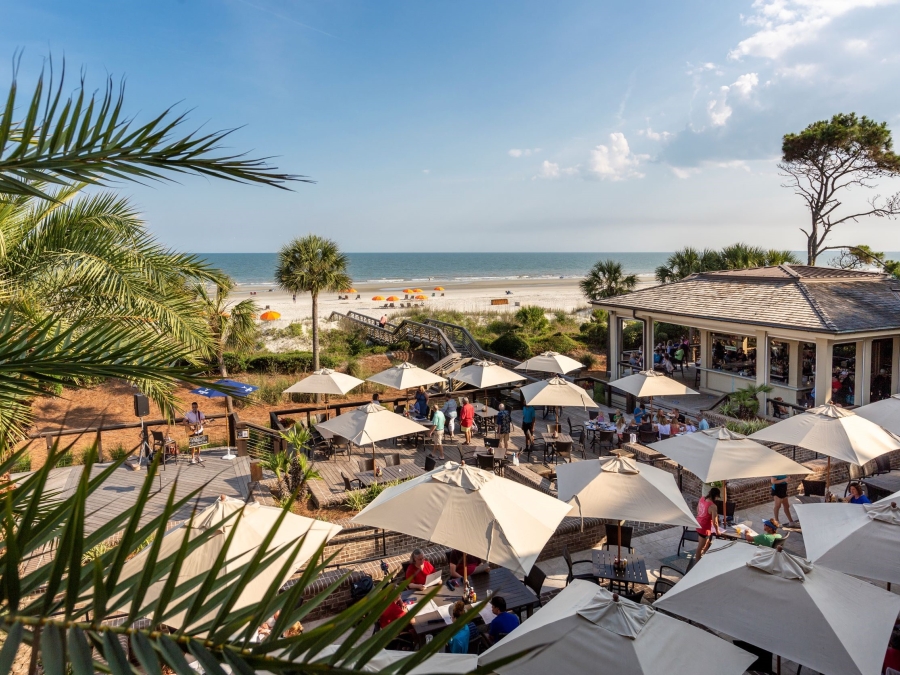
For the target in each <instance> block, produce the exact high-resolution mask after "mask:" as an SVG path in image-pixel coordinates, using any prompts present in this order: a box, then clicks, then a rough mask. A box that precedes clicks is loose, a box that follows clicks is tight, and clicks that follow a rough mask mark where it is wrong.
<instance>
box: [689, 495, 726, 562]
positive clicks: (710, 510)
mask: <svg viewBox="0 0 900 675" xmlns="http://www.w3.org/2000/svg"><path fill="white" fill-rule="evenodd" d="M720 494H721V493H720V491H719V488H717V487H714V488H712V489H710V491H709V493H708V494H707V495H706V496H704V497H700V501H699V502H697V522H698V523H699V524H700V527H698V528H697V550H696V552H695V553H694V557H693V558H692V559H691V562H690V563H689V564H688V566H687V569H688V571H690V570H691V568H692V567H693V566H694V565H696V564H697V562H698V561H699V560H700V558H702V557H703V554H704V553H706V551H707V550H709V547H710V545H711V544H712V533H713V532H715V533H716V536H718V535H720V534H721V532H720V531H719V510H718V509H717V508H716V500H717V499H718V498H719V495H720Z"/></svg>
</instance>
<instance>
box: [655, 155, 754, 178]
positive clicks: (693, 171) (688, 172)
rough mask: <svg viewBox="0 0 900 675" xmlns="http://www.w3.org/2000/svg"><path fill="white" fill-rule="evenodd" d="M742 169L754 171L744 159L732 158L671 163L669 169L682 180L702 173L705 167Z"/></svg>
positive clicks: (748, 171) (749, 171)
mask: <svg viewBox="0 0 900 675" xmlns="http://www.w3.org/2000/svg"><path fill="white" fill-rule="evenodd" d="M709 168H713V169H741V170H742V171H746V172H747V173H752V172H751V170H750V166H749V165H748V164H747V162H745V161H744V160H742V159H732V160H729V161H727V162H703V163H701V165H700V166H674V165H671V164H670V165H669V170H670V171H671V172H672V173H673V174H674V175H675V177H676V178H680V179H681V180H687V179H688V178H690V177H691V176H696V175H697V174H699V173H701V172H702V171H703V169H709Z"/></svg>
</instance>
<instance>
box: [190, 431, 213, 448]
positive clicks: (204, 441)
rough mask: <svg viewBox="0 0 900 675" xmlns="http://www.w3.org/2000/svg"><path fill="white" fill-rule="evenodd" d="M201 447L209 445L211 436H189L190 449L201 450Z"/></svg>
mask: <svg viewBox="0 0 900 675" xmlns="http://www.w3.org/2000/svg"><path fill="white" fill-rule="evenodd" d="M201 445H209V436H207V435H206V434H204V435H203V436H188V447H189V448H199V447H200V446H201Z"/></svg>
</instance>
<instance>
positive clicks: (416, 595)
mask: <svg viewBox="0 0 900 675" xmlns="http://www.w3.org/2000/svg"><path fill="white" fill-rule="evenodd" d="M446 581H447V580H446V579H444V583H443V584H442V586H441V590H440V591H438V593H437V595H436V596H435V597H434V598H433V601H434V604H435V605H437V606H438V607H440V606H442V605H452V604H453V603H455V602H456V601H457V600H459V599H460V598H462V591H463V589H462V583H460V585H459V586H457V587H456V588H455V589H453V590H451V589H450V588H448V587H447V583H446ZM458 581H460V582H461V581H462V580H458ZM469 583H470V584H471V585H472V587H473V588H474V589H475V596H476V600H477V601H478V602H481V601H482V600H484V599H485V598H487V592H488V590H490V591H491V595H492V596H494V595H500V596H502V597H503V599H504V600H506V609H507V611H510V612H512V613H513V614H516V615H519V618H521V614H522V612H525V613H526V616H531V613H532V612H533V611H534V608H535V607H536V606H537V605H538V597H537V595H535V594H534V591H532V590H531V589H530V588H528V587H527V586H526V585H525V584H523V583H522V582H521V581H520V580H519V579H518V578H517V577H516V576H515V575H514V574H513V573H512V572H510V571H509V570H508V569H506V568H504V567H496V568H494V569H490V570H488V571H487V572H481V573H478V574H473V575H472V576H470V577H469ZM428 590H431V589H428ZM425 593H426V591H406V592H404V593H403V597H404V599H408V600H413V599H415V600H418V599H420V598H422V597H423V596H424V595H425ZM466 609H469V607H468V606H467V607H466ZM446 627H447V624H446V623H444V620H443V619H442V618H441V615H440V614H438V613H437V612H436V611H431V612H421V613H419V614H417V615H416V622H415V624H413V628H414V629H415V632H416V638H417V640H418V641H419V642H421V643H424V642H425V636H426V635H430V634H433V633H439V632H440V631H442V630H443V629H444V628H446Z"/></svg>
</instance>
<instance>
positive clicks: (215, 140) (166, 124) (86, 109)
mask: <svg viewBox="0 0 900 675" xmlns="http://www.w3.org/2000/svg"><path fill="white" fill-rule="evenodd" d="M64 83H65V63H63V68H62V73H61V76H60V78H59V82H58V83H56V84H54V79H53V70H52V62H51V70H50V77H49V81H47V82H46V84H45V73H44V72H42V73H41V75H40V76H39V77H38V80H37V82H36V84H35V88H34V92H33V93H32V94H31V96H30V100H29V101H28V102H27V104H26V107H25V108H24V117H23V118H22V119H20V120H18V121H14V119H13V116H14V114H15V112H16V109H17V106H19V104H20V101H19V100H18V97H19V93H18V82H17V80H16V77H15V73H14V76H13V80H12V82H11V84H10V89H9V93H8V95H7V99H6V104H5V106H4V107H3V109H2V111H0V193H6V194H11V195H31V196H34V197H39V198H41V199H47V200H50V199H52V196H51V194H50V193H48V192H47V191H46V190H45V189H44V187H43V185H44V184H45V183H50V184H57V185H62V184H66V183H91V184H104V183H107V182H109V181H111V180H132V181H143V180H170V179H171V175H172V174H197V175H202V176H210V177H213V178H221V179H225V180H230V181H235V182H239V183H261V184H263V185H271V186H273V187H278V188H282V189H288V188H287V186H286V183H289V182H295V181H300V182H307V183H308V182H312V181H310V180H309V179H308V178H305V177H303V176H295V175H292V174H286V173H280V172H278V171H277V170H276V169H274V168H273V167H271V166H269V164H268V163H267V162H268V158H261V159H252V158H249V157H247V156H246V155H245V154H227V153H222V152H221V150H222V145H221V144H222V141H224V139H225V138H226V137H227V136H228V135H229V134H231V133H232V132H233V131H234V130H233V129H230V130H224V131H215V132H211V133H201V132H192V133H189V134H187V135H182V136H179V135H177V132H179V131H180V128H181V127H182V126H183V124H184V123H185V121H186V116H185V114H175V113H173V111H172V109H171V108H169V109H166V110H164V111H163V112H162V113H160V114H158V115H156V116H155V117H154V118H153V119H151V120H150V121H149V122H147V123H145V124H142V125H137V124H136V123H135V122H134V120H133V119H130V118H127V117H125V116H124V113H123V110H122V108H123V104H124V94H125V86H124V81H123V83H122V84H120V85H119V86H118V87H116V86H115V85H114V83H113V80H112V78H111V77H110V78H108V79H107V81H106V86H105V88H104V89H103V90H102V92H101V93H99V94H97V93H94V94H90V93H89V92H88V90H87V88H86V85H85V82H84V79H82V81H81V82H80V84H79V86H78V87H77V88H76V90H75V91H74V92H73V93H72V94H71V95H69V97H68V98H65V97H64V95H63V89H64ZM45 88H46V91H45Z"/></svg>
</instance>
